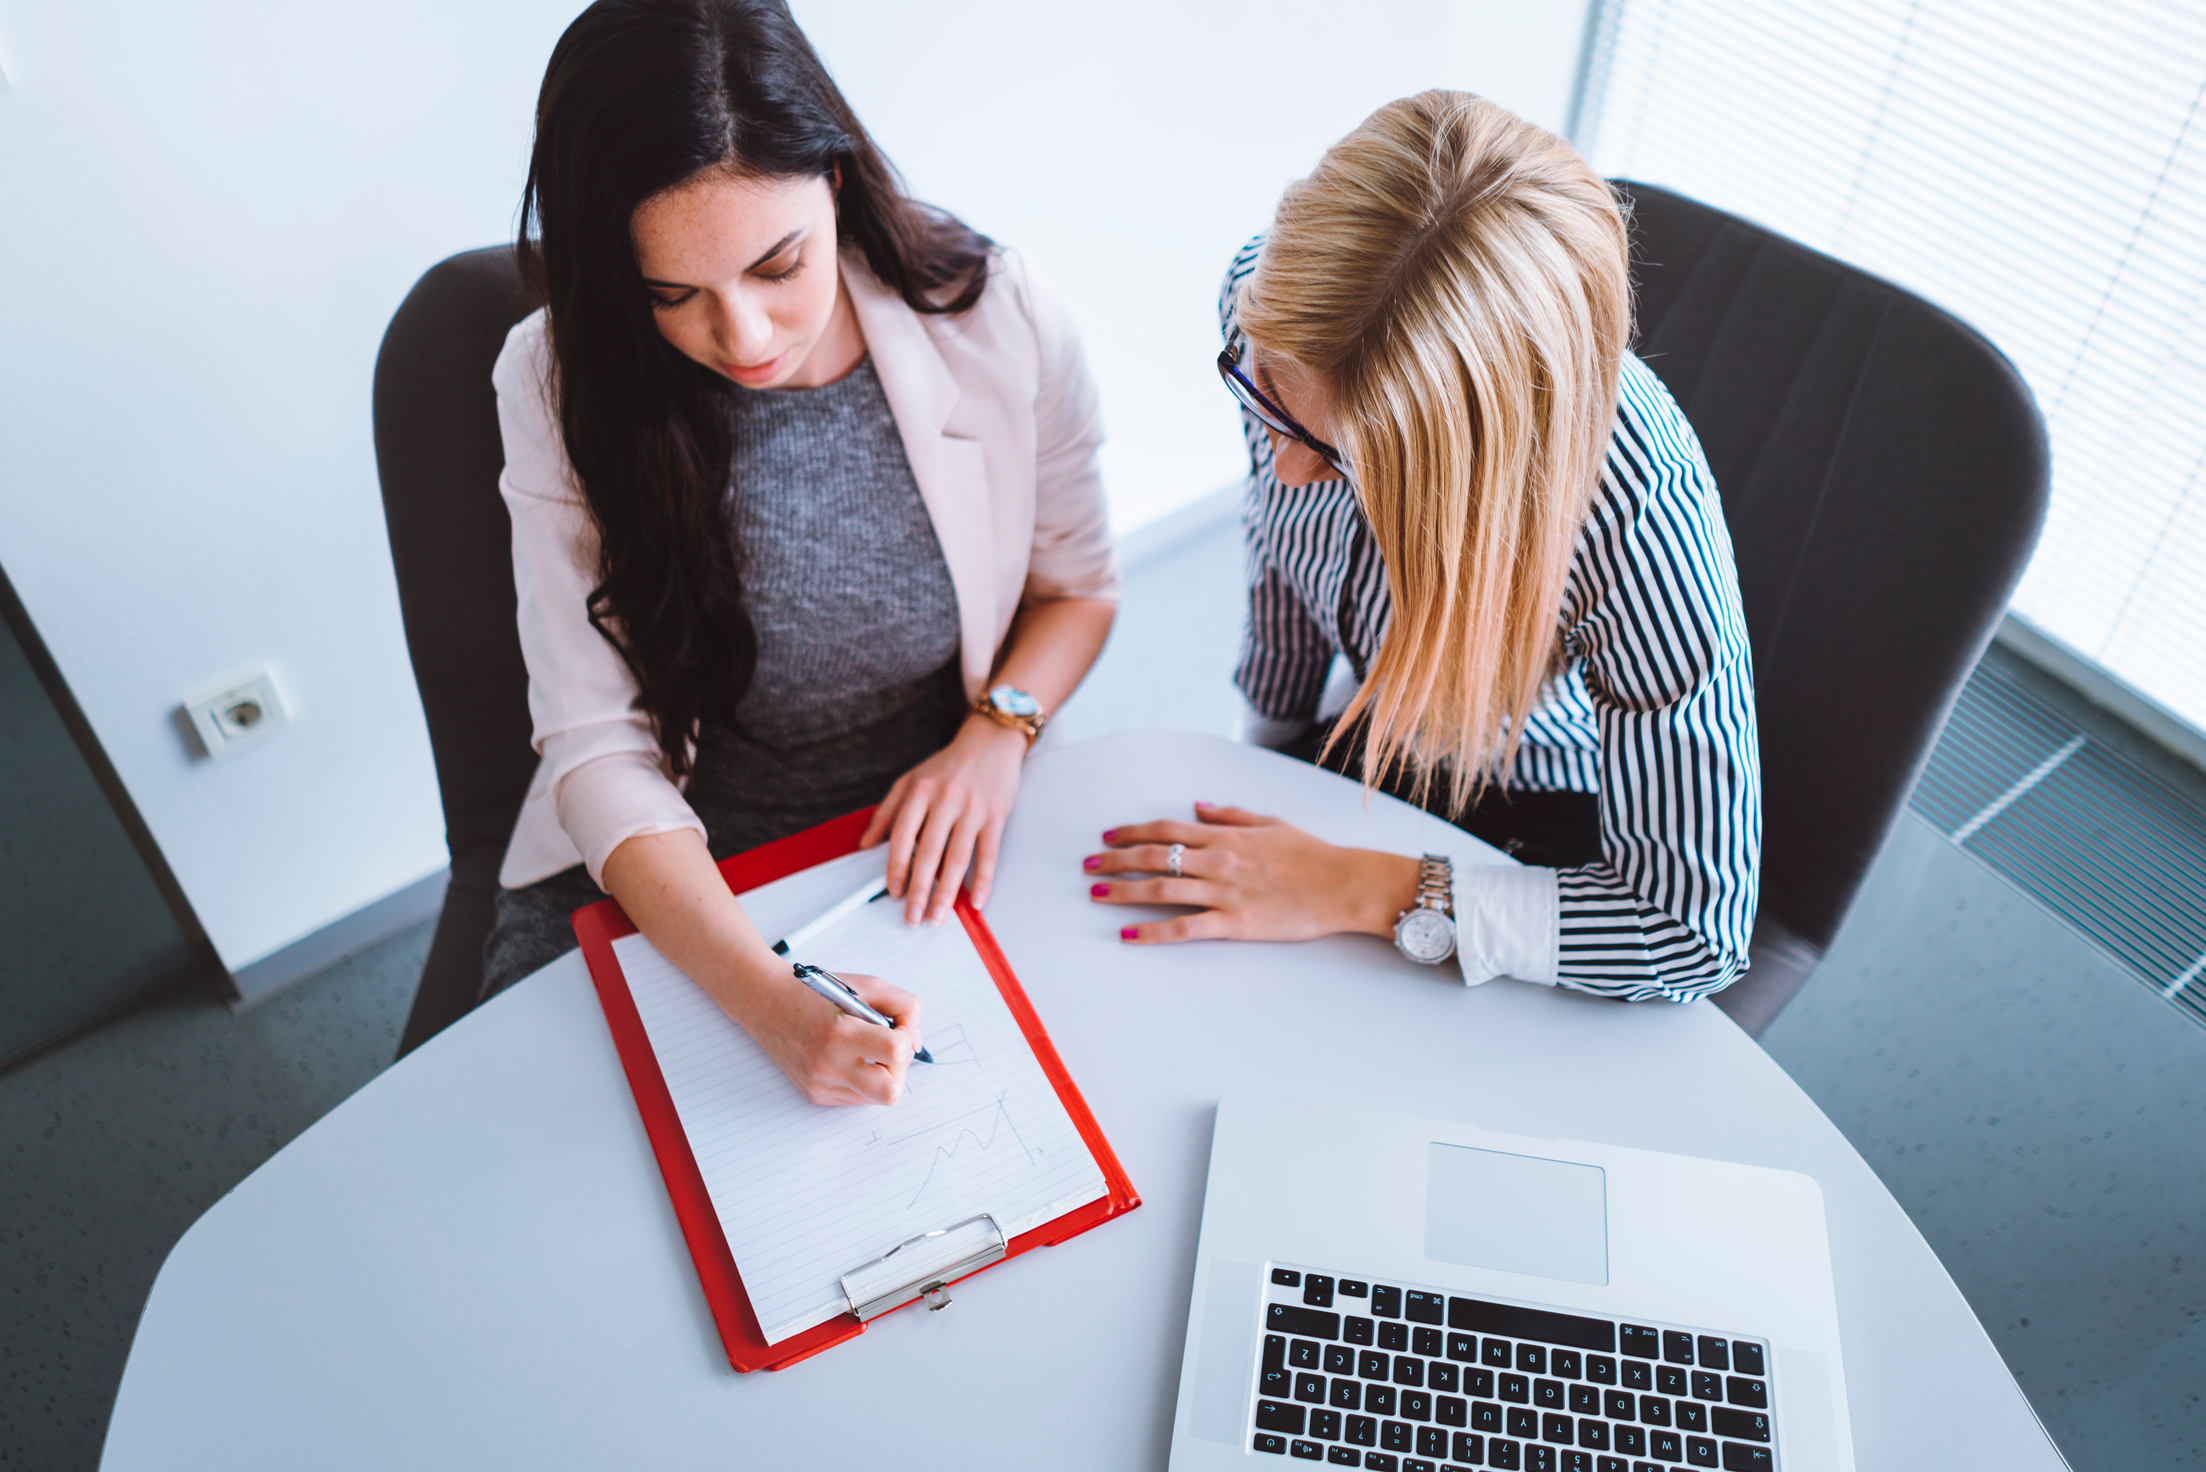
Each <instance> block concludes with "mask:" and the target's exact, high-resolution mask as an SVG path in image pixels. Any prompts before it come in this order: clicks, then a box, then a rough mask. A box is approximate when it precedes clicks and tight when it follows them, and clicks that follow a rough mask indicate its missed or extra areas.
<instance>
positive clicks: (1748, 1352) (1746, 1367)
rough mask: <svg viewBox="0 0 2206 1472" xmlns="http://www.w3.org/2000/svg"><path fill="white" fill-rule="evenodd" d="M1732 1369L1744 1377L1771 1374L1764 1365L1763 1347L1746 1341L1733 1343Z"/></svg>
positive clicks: (1739, 1340) (1738, 1340) (1740, 1340)
mask: <svg viewBox="0 0 2206 1472" xmlns="http://www.w3.org/2000/svg"><path fill="white" fill-rule="evenodd" d="M1731 1368H1732V1369H1734V1370H1737V1371H1738V1372H1739V1373H1740V1374H1742V1375H1766V1374H1768V1373H1769V1371H1768V1369H1766V1368H1765V1367H1764V1366H1763V1364H1762V1346H1760V1345H1759V1344H1752V1343H1749V1342H1748V1341H1746V1340H1744V1339H1734V1340H1732V1341H1731Z"/></svg>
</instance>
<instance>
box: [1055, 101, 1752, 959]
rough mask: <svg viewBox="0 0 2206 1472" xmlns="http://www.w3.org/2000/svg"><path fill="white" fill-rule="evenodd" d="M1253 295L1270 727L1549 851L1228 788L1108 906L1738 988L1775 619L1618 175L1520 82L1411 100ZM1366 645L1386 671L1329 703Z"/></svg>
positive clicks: (1309, 210) (1151, 826)
mask: <svg viewBox="0 0 2206 1472" xmlns="http://www.w3.org/2000/svg"><path fill="white" fill-rule="evenodd" d="M1220 316H1221V322H1222V326H1223V329H1224V333H1225V338H1226V347H1225V351H1224V352H1223V353H1222V354H1221V355H1220V360H1219V366H1220V370H1221V372H1222V373H1223V374H1224V375H1225V377H1226V381H1227V385H1228V387H1230V388H1231V389H1232V390H1233V391H1234V394H1235V396H1236V397H1237V398H1238V399H1239V400H1240V401H1241V405H1242V410H1243V419H1244V425H1245V427H1246V431H1247V437H1248V443H1249V456H1250V480H1249V491H1248V503H1247V510H1246V513H1245V523H1246V526H1247V530H1248V538H1249V566H1250V579H1251V582H1250V594H1249V596H1250V606H1249V623H1248V631H1247V634H1246V638H1245V644H1244V647H1243V650H1242V656H1241V661H1240V667H1239V670H1238V672H1237V680H1238V683H1239V685H1240V688H1241V690H1242V692H1243V694H1244V695H1245V696H1246V698H1247V700H1248V703H1249V707H1250V715H1251V718H1252V720H1251V724H1252V726H1253V728H1254V729H1253V731H1252V734H1253V735H1254V736H1255V737H1256V739H1258V740H1261V741H1263V742H1264V743H1265V744H1267V745H1272V746H1276V747H1280V748H1281V749H1286V750H1292V751H1297V752H1298V753H1299V754H1303V755H1306V756H1310V757H1315V758H1318V759H1321V760H1323V761H1325V762H1326V763H1327V764H1328V765H1332V766H1334V767H1336V768H1338V769H1342V770H1348V771H1351V772H1353V773H1355V774H1357V775H1360V776H1361V777H1362V779H1363V780H1364V781H1365V782H1366V783H1368V784H1370V785H1372V786H1375V787H1380V788H1383V789H1385V790H1388V791H1392V792H1396V793H1398V794H1399V795H1402V796H1405V797H1408V798H1410V799H1411V800H1412V801H1417V802H1420V803H1422V804H1424V805H1425V806H1427V807H1428V808H1430V809H1432V810H1433V811H1436V812H1439V813H1441V814H1443V815H1444V816H1448V817H1450V818H1452V819H1453V820H1454V821H1455V822H1457V823H1458V824H1459V825H1460V826H1462V827H1463V828H1465V829H1467V830H1468V831H1470V832H1471V833H1474V834H1476V835H1478V836H1479V837H1481V838H1484V839H1486V840H1487V841H1488V842H1490V843H1493V844H1495V845H1496V846H1497V847H1500V848H1503V849H1505V850H1507V851H1509V852H1511V853H1514V854H1515V855H1516V856H1517V857H1518V858H1519V859H1520V860H1522V861H1523V867H1521V868H1485V867H1481V868H1478V869H1475V870H1472V871H1469V872H1453V873H1451V872H1450V871H1449V868H1448V865H1447V862H1446V861H1445V860H1433V859H1420V858H1419V857H1418V856H1415V855H1406V854H1387V853H1377V852H1373V851H1369V850H1360V849H1344V848H1339V847H1335V846H1333V845H1331V844H1327V843H1324V842H1322V841H1320V840H1318V839H1316V838H1314V837H1312V836H1311V835H1309V834H1307V833H1304V832H1302V831H1301V830H1299V829H1296V828H1294V827H1292V826H1290V825H1288V824H1286V823H1282V822H1279V821H1277V820H1276V819H1272V818H1266V817H1262V816H1259V815H1257V814H1254V813H1249V812H1245V811H1242V810H1241V809H1238V808H1233V807H1212V806H1208V805H1198V806H1197V809H1196V812H1195V819H1196V821H1194V822H1191V823H1189V822H1149V823H1140V824H1134V825H1129V826H1127V827H1123V828H1118V829H1113V830H1112V831H1110V832H1108V833H1105V834H1104V835H1103V841H1104V843H1105V845H1106V847H1105V849H1104V850H1103V851H1102V852H1101V853H1097V854H1094V855H1092V856H1090V857H1089V858H1088V860H1087V861H1086V862H1087V868H1088V870H1089V871H1090V873H1091V874H1096V875H1099V876H1101V877H1100V878H1098V879H1097V880H1096V881H1094V882H1093V884H1092V890H1091V892H1092V894H1093V897H1094V898H1095V900H1096V901H1098V902H1099V903H1102V904H1111V905H1128V904H1131V905H1155V904H1170V905H1186V906H1190V907H1192V909H1191V912H1190V913H1186V914H1183V915H1180V916H1178V917H1176V918H1173V919H1169V920H1159V921H1150V922H1147V923H1144V924H1133V925H1128V926H1126V927H1125V928H1124V929H1123V930H1122V931H1121V932H1120V935H1121V938H1122V939H1124V940H1126V941H1128V942H1131V943H1135V944H1145V945H1146V944H1157V943H1168V942H1174V941H1183V940H1196V939H1204V938H1213V937H1216V938H1233V939H1245V940H1301V939H1307V938H1310V937H1314V936H1320V935H1327V934H1335V933H1341V932H1362V933H1368V934H1371V935H1374V936H1382V937H1387V938H1390V939H1392V940H1393V941H1394V942H1395V944H1396V945H1397V946H1398V947H1400V948H1401V950H1402V951H1403V953H1404V954H1405V955H1407V956H1409V957H1410V958H1411V959H1413V960H1417V961H1422V962H1426V963H1428V964H1438V963H1441V962H1444V961H1447V960H1448V959H1449V958H1450V957H1451V955H1452V956H1453V957H1454V958H1455V960H1456V961H1457V962H1458V963H1459V964H1460V966H1461V968H1462V971H1463V975H1464V979H1465V980H1466V981H1470V982H1479V981H1484V980H1486V979H1488V978H1490V977H1493V976H1501V975H1506V976H1513V977H1516V978H1518V979H1520V980H1523V981H1529V982H1541V983H1547V984H1551V985H1561V986H1568V987H1574V988H1577V989H1580V990H1583V991H1589V992H1595V993H1600V994H1603V995H1608V996H1614V997H1622V998H1627V999H1632V1000H1639V999H1646V998H1658V997H1660V998H1669V999H1671V1000H1674V1001H1687V1000H1691V999H1692V998H1695V997H1699V996H1704V995H1706V994H1708V993H1710V992H1713V991H1715V990H1717V989H1719V988H1721V987H1723V986H1726V985H1728V984H1729V983H1730V982H1732V981H1734V980H1736V979H1737V978H1738V976H1739V975H1740V974H1741V973H1742V972H1743V971H1744V970H1745V967H1746V957H1747V943H1748V937H1749V935H1750V933H1751V931H1752V929H1753V923H1754V907H1755V889H1756V882H1757V871H1758V867H1759V858H1760V848H1761V784H1760V771H1759V763H1758V759H1757V753H1756V737H1755V723H1754V697H1753V675H1752V671H1751V669H1750V667H1749V658H1748V647H1747V636H1746V626H1745V623H1744V620H1743V618H1742V617H1741V614H1740V607H1739V591H1738V579H1737V574H1736V571H1735V569H1734V567H1733V564H1732V556H1731V541H1730V537H1729V535H1728V533H1727V532H1726V531H1725V528H1724V520H1723V507H1722V503H1721V502H1720V501H1719V500H1718V498H1717V495H1716V487H1715V484H1714V481H1713V479H1712V478H1711V477H1710V475H1709V472H1708V467H1707V464H1706V462H1705V461H1704V459H1703V458H1702V455H1701V451H1700V445H1699V443H1698V441H1697V440H1696V439H1695V438H1694V435H1693V430H1692V426H1691V425H1689V424H1688V423H1687V422H1686V420H1685V417H1684V415H1683V414H1682V413H1681V412H1680V411H1679V410H1678V407H1677V405H1676V404H1675V403H1674V402H1673V401H1672V400H1671V398H1670V395H1669V394H1668V392H1667V391H1666V390H1665V389H1664V388H1663V386H1662V384H1661V382H1660V381H1659V380H1658V379H1657V378H1656V377H1655V376H1654V374H1653V373H1652V372H1650V371H1649V370H1648V369H1647V367H1646V365H1645V364H1643V363H1641V362H1640V361H1639V360H1638V359H1637V358H1635V357H1633V356H1632V355H1631V354H1630V353H1629V352H1628V351H1626V346H1625V345H1626V343H1627V342H1628V340H1629V338H1630V333H1631V287H1630V281H1629V276H1628V250H1627V240H1626V234H1625V226H1624V221H1623V218H1622V216H1621V214H1620V212H1619V210H1618V207H1617V204H1616V201H1615V199H1614V197H1613V196H1612V194H1611V193H1610V191H1609V189H1608V187H1607V185H1606V184H1604V183H1603V182H1602V180H1601V179H1600V178H1599V177H1598V176H1597V175H1596V174H1595V173H1594V172H1593V171H1592V169H1591V168H1590V167H1588V166H1587V164H1586V163H1585V161H1584V160H1583V159H1581V158H1580V157H1579V156H1578V155H1577V153H1576V152H1574V151H1573V150H1572V149H1571V147H1570V146H1569V145H1568V144H1567V143H1565V142H1564V141H1563V140H1562V139H1560V138H1557V137H1555V136H1554V135H1553V134H1550V133H1547V132H1544V131H1542V130H1541V129H1538V128H1535V127H1532V126H1531V125H1530V124H1527V123H1525V122H1523V121H1522V120H1520V119H1518V118H1516V117H1514V116H1512V115H1511V114H1509V113H1508V112H1505V111H1504V110H1502V109H1501V108H1499V107H1496V106H1494V105H1493V104H1492V103H1489V102H1485V101H1482V100H1480V99H1478V98H1476V97H1472V96H1469V95H1466V94H1464V93H1459V92H1427V93H1423V94H1421V95H1419V96H1416V97H1411V98H1406V99H1404V100H1402V101H1400V102H1396V103H1392V104H1390V105H1388V106H1386V107H1384V108H1381V109H1380V110H1379V111H1378V112H1377V113H1375V114H1373V115H1372V116H1371V118H1369V119H1368V120H1367V121H1366V122H1365V123H1364V124H1363V125H1362V126H1361V127H1359V128H1357V129H1356V131H1355V132H1353V133H1351V134H1350V135H1349V136H1348V137H1347V138H1345V139H1343V140H1342V141H1341V142H1340V143H1339V144H1337V145H1335V146H1334V148H1333V149H1332V150H1331V151H1330V152H1328V153H1327V154H1326V155H1325V157H1324V158H1323V159H1322V160H1321V161H1320V162H1319V164H1318V167H1317V169H1316V171H1315V172H1314V173H1312V174H1311V175H1310V177H1309V178H1307V179H1304V180H1303V181H1301V182H1300V183H1298V184H1295V185H1294V186H1293V187H1291V188H1290V189H1289V190H1288V191H1287V193H1286V196H1285V197H1284V199H1282V200H1281V202H1280V205H1279V210H1278V213H1277V216H1276V218H1275V220H1274V222H1273V225H1272V229H1271V231H1270V233H1269V235H1268V236H1260V237H1258V238H1257V239H1256V240H1254V241H1251V242H1250V243H1249V244H1248V245H1247V246H1246V247H1244V248H1243V249H1242V251H1241V252H1240V254H1239V255H1238V256H1237V257H1235V259H1234V262H1233V266H1232V269H1231V271H1230V272H1229V273H1228V275H1227V278H1226V287H1225V292H1224V295H1223V298H1222V300H1221V303H1220ZM1336 654H1337V655H1342V656H1345V657H1346V659H1347V662H1348V665H1349V667H1350V669H1351V670H1352V672H1353V674H1354V677H1355V680H1356V689H1355V693H1354V696H1353V698H1352V699H1350V700H1349V701H1348V703H1347V705H1346V707H1345V709H1344V710H1342V712H1341V713H1340V715H1339V716H1338V718H1337V719H1335V720H1333V721H1330V722H1323V721H1321V720H1320V718H1319V715H1320V700H1321V693H1322V692H1323V690H1324V688H1325V685H1326V677H1327V672H1328V670H1329V669H1330V668H1331V666H1332V664H1333V660H1334V657H1335V656H1336ZM1120 875H1137V876H1138V875H1156V876H1161V877H1134V878H1120V877H1116V876H1120Z"/></svg>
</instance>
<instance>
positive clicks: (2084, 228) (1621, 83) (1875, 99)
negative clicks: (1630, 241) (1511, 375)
mask: <svg viewBox="0 0 2206 1472" xmlns="http://www.w3.org/2000/svg"><path fill="white" fill-rule="evenodd" d="M1593 27H1594V29H1593V31H1592V34H1591V35H1590V37H1589V39H1588V45H1587V51H1586V70H1585V75H1584V78H1583V81H1582V84H1581V92H1580V95H1579V102H1578V108H1577V111H1576V116H1575V118H1574V133H1575V136H1576V140H1577V142H1578V145H1579V147H1580V148H1581V149H1582V150H1583V151H1584V152H1585V153H1586V155H1587V156H1588V157H1589V158H1590V159H1591V160H1592V161H1593V163H1594V165H1595V167H1597V168H1598V169H1600V170H1601V171H1602V172H1603V173H1604V174H1608V175H1611V176H1617V177H1626V178H1634V179H1641V180H1645V181H1647V182H1648V183H1653V184H1661V185H1664V186H1667V187H1669V188H1673V189H1676V190H1678V191H1680V192H1681V193H1684V194H1688V195H1691V196H1693V197H1695V198H1698V199H1701V200H1704V201H1706V202H1707V203H1709V204H1712V205H1715V206H1717V207H1718V208H1720V209H1726V210H1730V211H1732V212H1733V213H1735V214H1739V215H1743V216H1746V217H1747V218H1749V219H1752V220H1754V221H1756V222H1757V223H1759V224H1763V225H1766V226H1768V227H1769V228H1771V229H1774V230H1777V231H1780V232H1782V233H1784V234H1786V235H1789V236H1791V237H1793V238H1794V239H1796V240H1799V241H1801V242H1802V243H1803V244H1806V245H1810V246H1813V247H1815V248H1816V249H1819V250H1823V251H1827V252H1829V253H1830V254H1832V255H1835V256H1838V257H1840V258H1842V259H1844V260H1847V261H1849V262H1852V263H1853V264H1855V265H1858V266H1861V267H1862V268H1864V269H1865V270H1869V271H1873V272H1875V273H1876V274H1878V275H1880V276H1883V277H1886V278H1887V279H1889V280H1892V281H1895V282H1897V283H1899V284H1900V285H1903V286H1906V287H1908V288H1909V289H1911V290H1913V291H1916V292H1919V293H1921V294H1922V295H1923V296H1925V297H1927V298H1929V299H1930V300H1932V301H1934V302H1936V303H1938V304H1939V305H1940V306H1942V307H1944V308H1946V309H1947V310H1948V311H1951V312H1953V313H1954V314H1955V315H1957V316H1959V317H1960V318H1962V319H1963V320H1964V321H1967V322H1969V323H1970V324H1972V325H1973V326H1975V327H1976V328H1977V329H1978V330H1979V331H1981V332H1983V333H1984V334H1985V335H1986V336H1987V337H1989V338H1990V339H1991V340H1992V341H1993V342H1994V343H1996V344H1998V345H1999V347H2000V348H2001V349H2003V350H2004V351H2005V352H2006V353H2007V354H2008V356H2009V357H2011V358H2012V359H2013V360H2014V362H2015V365H2016V366H2017V367H2018V368H2019V369H2020V370H2021V372H2022V375H2023V377H2024V378H2025V379H2026V380H2027V381H2028V382H2029V384H2030V387H2031V389H2032V390H2033V391H2034V392H2035V393H2036V395H2037V398H2038V403H2039V406H2040V408H2041V409H2042V410H2043V411H2044V413H2045V416H2046V420H2047V424H2048V428H2049V432H2050V435H2051V440H2052V448H2053V501H2052V510H2051V513H2050V516H2049V518H2048V521H2047V524H2046V528H2045V536H2044V539H2043V540H2042V541H2041V542H2040V544H2039V546H2038V551H2037V555H2036V558H2035V560H2034V561H2033V562H2032V563H2031V566H2030V569H2029V571H2028V573H2027V574H2026V575H2025V577H2024V580H2023V583H2022V586H2021V588H2020V590H2019V591H2018V593H2017V594H2016V598H2015V611H2016V612H2017V613H2018V614H2020V615H2021V616H2022V617H2024V618H2025V619H2027V620H2029V621H2030V622H2031V623H2032V624H2034V625H2036V626H2037V627H2038V628H2040V629H2041V630H2043V631H2044V632H2046V633H2048V634H2051V635H2052V636H2053V637H2055V638H2056V639H2058V640H2060V641H2061V642H2063V643H2065V644H2067V645H2069V646H2070V647H2072V648H2073V649H2075V650H2077V651H2078V652H2079V653H2082V654H2084V655H2085V656H2087V657H2089V658H2091V659H2095V660H2097V661H2098V662H2099V663H2100V664H2101V665H2102V666H2103V667H2104V668H2106V669H2107V670H2108V671H2109V672H2110V673H2112V674H2114V675H2115V676H2117V677H2119V678H2120V679H2122V680H2123V681H2125V682H2127V683H2128V684H2130V685H2131V686H2133V687H2135V688H2136V689H2138V690H2139V691H2141V692H2142V693H2143V694H2145V695H2146V696H2147V697H2148V698H2150V699H2152V700H2154V701H2156V702H2158V703H2159V704H2161V705H2162V706H2164V707H2166V708H2167V709H2168V710H2169V711H2170V712H2172V713H2173V714H2175V715H2176V716H2177V717H2179V718H2180V719H2182V720H2183V721H2185V722H2187V723H2188V724H2190V725H2191V726H2193V727H2201V728H2206V303H2202V300H2201V296H2202V292H2201V287H2202V284H2206V106H2202V104H2206V7H2202V6H2199V5H2198V4H2197V3H2196V0H2183V3H2170V0H2100V3H2097V4H2093V5H2091V6H2078V5H2074V4H2073V3H2066V0H2064V3H2048V0H1846V3H1843V4H1813V5H1810V4H1786V5H1770V4H1767V3H1764V0H1602V3H1601V4H1600V5H1599V7H1598V13H1597V14H1596V16H1595V18H1594V21H1593Z"/></svg>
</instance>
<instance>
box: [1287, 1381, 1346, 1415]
mask: <svg viewBox="0 0 2206 1472" xmlns="http://www.w3.org/2000/svg"><path fill="white" fill-rule="evenodd" d="M1294 1398H1295V1399H1296V1400H1302V1399H1304V1398H1305V1397H1304V1396H1303V1394H1302V1383H1301V1381H1300V1379H1299V1378H1298V1379H1297V1380H1296V1382H1295V1393H1294ZM1326 1403H1327V1404H1328V1405H1332V1406H1337V1407H1338V1408H1339V1409H1341V1410H1344V1411H1354V1410H1360V1409H1362V1403H1363V1387H1362V1386H1360V1385H1358V1384H1357V1383H1356V1382H1355V1381H1353V1380H1335V1381H1334V1382H1333V1394H1332V1397H1331V1398H1330V1399H1329V1400H1328V1401H1327V1402H1326Z"/></svg>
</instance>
